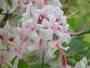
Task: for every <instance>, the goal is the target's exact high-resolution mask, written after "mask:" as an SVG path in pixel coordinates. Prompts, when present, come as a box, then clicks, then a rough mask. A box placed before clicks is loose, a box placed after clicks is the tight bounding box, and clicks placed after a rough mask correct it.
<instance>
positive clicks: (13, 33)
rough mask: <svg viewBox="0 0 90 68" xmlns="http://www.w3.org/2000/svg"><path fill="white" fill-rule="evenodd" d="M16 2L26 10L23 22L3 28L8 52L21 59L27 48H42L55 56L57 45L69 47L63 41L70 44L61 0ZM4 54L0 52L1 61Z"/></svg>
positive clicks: (21, 0)
mask: <svg viewBox="0 0 90 68" xmlns="http://www.w3.org/2000/svg"><path fill="white" fill-rule="evenodd" d="M16 2H17V3H16V4H17V5H18V7H19V8H20V11H22V10H24V11H23V12H22V19H21V22H22V24H21V26H17V27H13V28H11V26H10V27H8V28H6V29H4V30H3V31H6V33H5V34H6V35H7V36H5V35H4V34H3V37H5V39H4V41H5V40H6V39H7V40H6V42H5V43H7V44H5V45H7V46H8V48H9V51H8V50H6V51H7V55H9V54H8V53H10V54H11V55H13V54H14V55H13V56H17V57H19V58H21V57H22V56H23V54H24V53H26V52H27V51H30V52H32V51H35V50H39V49H42V50H44V51H45V52H46V56H48V57H54V54H53V53H54V51H55V50H57V49H58V48H62V49H64V50H67V48H64V47H63V46H62V44H63V43H64V42H66V43H69V41H70V39H71V36H70V33H69V25H68V24H67V22H66V16H64V12H63V11H62V9H61V8H60V7H62V5H61V4H60V3H59V0H17V1H16ZM3 31H0V32H3ZM8 37H10V39H8ZM0 40H2V36H0ZM0 43H1V42H0ZM3 46H4V45H3ZM0 52H2V51H0ZM2 55H3V54H1V53H0V61H1V57H2ZM9 56H10V55H9Z"/></svg>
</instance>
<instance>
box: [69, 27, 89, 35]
mask: <svg viewBox="0 0 90 68" xmlns="http://www.w3.org/2000/svg"><path fill="white" fill-rule="evenodd" d="M88 33H90V29H89V30H86V31H79V32H70V34H71V35H72V36H81V35H84V34H88Z"/></svg>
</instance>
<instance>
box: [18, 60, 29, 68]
mask: <svg viewBox="0 0 90 68" xmlns="http://www.w3.org/2000/svg"><path fill="white" fill-rule="evenodd" d="M18 68H30V67H29V65H28V64H27V63H26V62H25V61H23V60H20V61H19V64H18Z"/></svg>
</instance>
